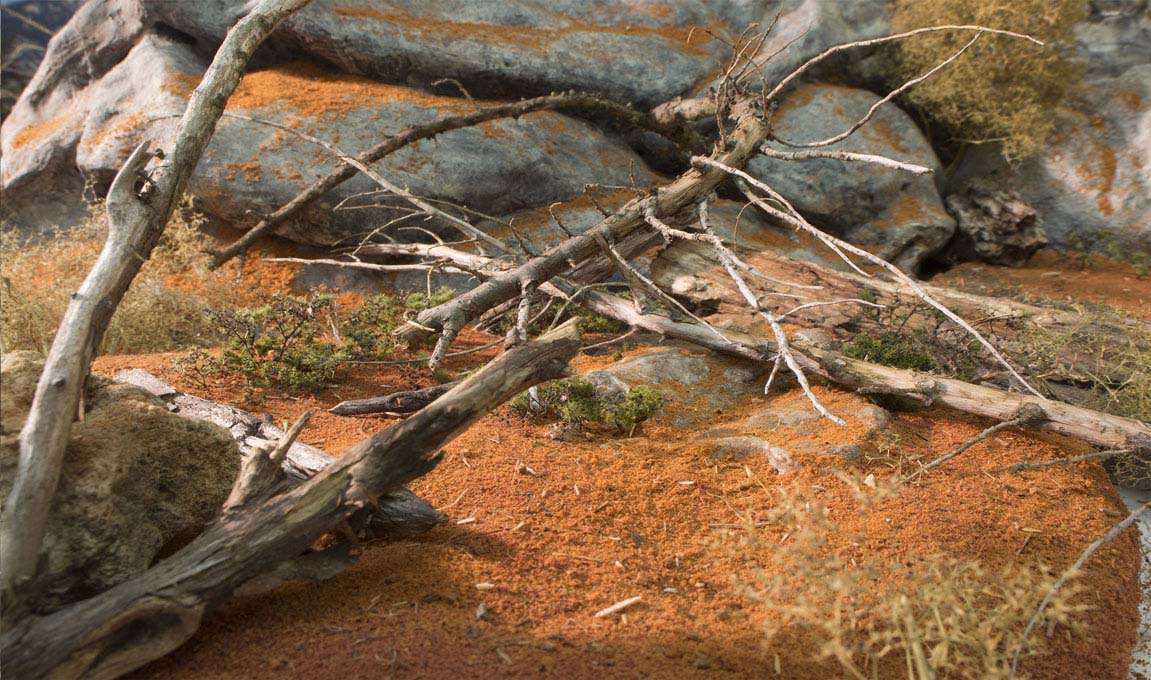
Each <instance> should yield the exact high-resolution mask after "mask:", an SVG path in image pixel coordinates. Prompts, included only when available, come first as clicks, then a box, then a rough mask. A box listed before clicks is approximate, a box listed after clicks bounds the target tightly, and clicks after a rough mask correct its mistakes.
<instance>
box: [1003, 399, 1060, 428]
mask: <svg viewBox="0 0 1151 680" xmlns="http://www.w3.org/2000/svg"><path fill="white" fill-rule="evenodd" d="M1011 420H1013V421H1014V422H1016V423H1018V425H1019V427H1034V426H1036V425H1039V424H1041V423H1045V422H1047V421H1048V420H1050V418H1049V417H1048V416H1047V412H1046V411H1044V410H1043V407H1042V406H1040V405H1039V404H1036V403H1034V402H1027V403H1026V404H1023V405H1022V406H1020V407H1019V410H1018V411H1016V412H1015V417H1014V418H1012V419H1011Z"/></svg>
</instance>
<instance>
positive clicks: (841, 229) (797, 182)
mask: <svg viewBox="0 0 1151 680" xmlns="http://www.w3.org/2000/svg"><path fill="white" fill-rule="evenodd" d="M878 99H879V97H877V96H876V95H874V94H872V93H870V92H867V91H864V90H856V89H851V88H846V87H840V86H835V85H824V84H810V85H803V86H801V87H799V88H797V89H796V90H795V91H794V92H793V93H792V94H790V95H789V96H788V97H787V99H786V100H785V101H784V103H783V105H782V106H781V107H780V109H779V111H778V112H777V113H776V114H775V118H774V132H773V134H775V135H776V136H778V137H779V138H782V139H784V140H787V141H789V142H792V143H796V144H800V143H805V142H813V141H818V140H822V139H827V138H830V137H833V136H835V135H837V134H839V133H841V132H843V131H844V130H847V129H848V128H849V127H851V125H852V124H854V123H855V122H856V121H857V120H859V119H860V118H862V117H863V116H864V115H865V114H866V113H867V111H868V109H870V108H871V106H872V105H873V104H874V103H875V102H876V101H878ZM772 146H773V148H778V149H779V150H781V151H787V150H791V149H789V148H788V147H785V146H783V145H780V144H778V143H773V145H772ZM820 148H823V149H826V150H831V151H837V150H838V151H854V152H860V153H870V154H877V155H880V156H886V157H888V158H891V159H894V160H897V161H903V162H907V163H914V164H916V165H921V166H925V167H928V168H932V169H934V170H938V169H939V159H938V158H937V157H936V155H935V151H934V150H933V149H932V148H931V144H930V142H929V141H928V140H927V138H926V137H925V136H924V135H923V133H922V132H921V131H920V130H919V128H917V127H916V126H915V123H914V122H913V121H912V120H911V118H910V117H909V116H907V115H906V114H905V113H903V112H902V111H900V110H899V109H898V108H895V107H894V106H891V105H890V104H888V105H885V106H884V107H882V108H881V109H879V112H878V113H877V114H876V115H875V117H874V118H872V119H871V121H870V122H868V123H867V124H866V125H864V126H863V127H862V128H860V129H859V130H858V131H857V132H856V133H855V134H853V135H851V136H850V137H848V138H847V139H845V140H843V141H842V142H838V143H836V144H833V145H830V146H826V147H820ZM748 167H749V169H750V171H751V173H752V174H754V175H755V176H756V177H758V178H760V179H762V180H763V181H765V182H767V183H768V184H769V185H771V186H772V187H773V188H774V189H775V190H776V191H778V192H779V193H781V194H783V195H784V196H785V197H787V199H788V200H789V201H791V203H792V204H793V205H794V206H795V208H796V209H797V210H799V211H800V213H802V214H803V215H804V216H805V217H807V218H808V219H809V220H810V221H811V222H812V223H813V224H815V225H816V226H819V227H822V228H825V229H827V230H829V231H831V232H833V233H835V234H836V235H838V236H841V237H843V238H845V239H846V240H849V241H851V242H852V243H856V244H861V245H872V246H880V247H881V248H882V254H883V255H884V256H885V257H887V258H888V259H890V260H891V261H893V262H894V263H895V264H897V265H899V266H900V267H901V268H903V269H905V270H908V271H914V270H915V269H916V268H917V267H918V266H919V265H920V264H921V263H922V262H923V260H924V259H925V258H927V257H928V256H930V255H931V254H932V253H934V252H936V251H937V250H938V249H939V248H940V247H942V246H943V245H944V244H945V243H946V242H947V241H948V240H949V239H950V238H951V235H952V234H953V233H954V231H955V220H953V219H952V218H951V216H950V215H948V214H947V211H946V210H945V209H944V207H943V202H942V200H941V199H940V196H939V192H938V190H937V189H936V186H935V180H934V178H933V176H932V175H912V174H910V173H907V172H903V171H901V170H893V169H890V168H885V167H881V166H878V165H872V164H866V163H845V162H843V161H838V160H830V159H816V160H805V161H782V160H776V159H772V158H766V157H758V158H755V159H753V160H752V161H751V163H750V164H749V166H748Z"/></svg>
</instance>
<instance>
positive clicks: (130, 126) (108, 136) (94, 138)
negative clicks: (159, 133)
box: [81, 113, 148, 147]
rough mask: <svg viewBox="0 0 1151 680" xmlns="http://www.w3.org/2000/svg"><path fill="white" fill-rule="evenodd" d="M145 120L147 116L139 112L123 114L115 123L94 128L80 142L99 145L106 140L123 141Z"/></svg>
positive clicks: (91, 145) (87, 144) (86, 144)
mask: <svg viewBox="0 0 1151 680" xmlns="http://www.w3.org/2000/svg"><path fill="white" fill-rule="evenodd" d="M147 120H148V117H147V116H145V115H144V114H140V113H135V114H132V115H130V116H125V117H124V118H123V119H121V120H120V121H119V122H118V123H116V124H115V125H105V126H104V127H102V128H100V129H98V130H96V132H95V133H93V134H92V135H89V136H88V137H87V138H85V139H84V140H83V141H82V142H81V143H82V144H84V145H85V146H90V147H94V146H100V145H101V144H103V143H104V142H106V141H108V140H113V141H116V142H123V141H124V140H126V139H128V138H129V137H130V136H131V135H132V133H134V132H136V131H137V130H138V129H139V128H140V125H141V124H142V123H144V122H146V121H147Z"/></svg>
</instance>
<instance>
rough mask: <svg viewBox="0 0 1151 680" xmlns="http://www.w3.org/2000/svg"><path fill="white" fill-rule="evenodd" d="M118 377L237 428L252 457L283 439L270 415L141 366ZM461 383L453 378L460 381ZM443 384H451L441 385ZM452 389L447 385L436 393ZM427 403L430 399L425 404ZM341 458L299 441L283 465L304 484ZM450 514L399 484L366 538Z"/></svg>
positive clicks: (414, 528) (367, 526)
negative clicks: (194, 391) (199, 392)
mask: <svg viewBox="0 0 1151 680" xmlns="http://www.w3.org/2000/svg"><path fill="white" fill-rule="evenodd" d="M114 378H115V380H117V381H119V382H123V383H128V384H130V385H135V386H136V387H139V388H141V389H144V390H147V391H149V392H151V393H152V394H154V395H155V396H157V397H159V398H160V399H163V400H164V401H165V402H166V403H167V404H168V408H169V409H170V410H172V411H173V412H174V413H177V414H179V415H182V416H184V417H187V418H194V419H196V420H206V421H208V422H210V423H215V424H216V425H219V426H220V427H222V428H224V429H226V430H228V432H230V433H231V435H232V439H233V440H235V442H236V444H237V445H238V446H239V447H240V453H241V454H242V455H243V456H244V457H245V459H247V458H248V457H250V456H252V455H255V454H256V453H258V452H260V451H262V450H263V448H264V447H266V446H272V445H274V444H275V443H276V442H277V441H280V440H281V439H282V438H283V437H284V435H285V433H284V431H283V430H281V429H280V428H279V427H276V425H275V424H274V423H272V422H271V421H270V420H267V419H264V418H258V417H256V416H254V415H252V414H251V413H248V412H247V411H243V410H241V409H238V408H235V407H233V406H227V405H225V404H219V403H216V402H214V401H208V400H207V399H201V398H200V397H196V396H193V395H191V394H185V393H184V392H180V391H179V390H177V389H176V388H174V387H172V386H171V385H169V384H167V383H165V382H164V381H162V380H160V379H159V378H157V377H155V376H154V375H152V374H151V373H149V372H147V371H145V370H144V369H141V368H134V369H131V370H127V371H120V372H119V373H117V374H116V375H115V376H114ZM454 384H455V383H452V385H454ZM439 387H449V388H450V387H451V385H448V386H439ZM446 392H447V389H443V390H442V391H440V393H439V394H438V395H436V396H441V395H443V394H444V393H446ZM424 405H425V406H426V405H427V404H426V403H425V404H424ZM335 460H336V457H335V456H333V455H331V454H329V453H328V452H327V451H324V450H322V449H318V448H316V447H314V446H309V445H307V444H304V443H303V442H298V441H294V442H292V445H291V446H290V447H289V448H288V451H287V455H285V457H284V459H283V461H282V463H281V467H282V469H283V472H284V476H285V477H286V478H287V479H288V481H289V483H291V484H300V483H301V482H304V481H305V480H307V479H310V478H311V477H314V476H315V475H316V474H317V473H319V472H320V471H321V470H323V469H324V468H326V467H328V466H329V465H331V464H332V462H334V461H335ZM444 521H446V517H445V516H444V515H443V514H442V513H440V512H438V511H437V510H436V509H435V508H433V507H432V504H431V503H429V502H427V501H426V500H424V499H422V498H420V497H419V496H417V495H415V494H414V493H412V492H411V491H408V490H407V489H403V488H400V489H396V490H395V491H391V492H388V493H386V494H384V495H383V496H381V497H380V501H379V504H378V505H377V507H375V508H372V509H371V510H370V512H369V513H368V516H367V518H366V521H365V522H364V523H363V524H364V526H363V531H364V534H365V536H364V537H365V538H379V537H382V536H388V535H400V536H415V535H418V534H423V533H427V532H429V531H431V530H432V529H434V528H435V527H437V526H439V525H440V524H443V523H444Z"/></svg>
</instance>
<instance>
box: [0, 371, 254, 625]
mask: <svg viewBox="0 0 1151 680" xmlns="http://www.w3.org/2000/svg"><path fill="white" fill-rule="evenodd" d="M43 365H44V364H43V360H42V359H41V358H40V357H39V356H38V355H36V354H34V353H31V352H14V353H10V354H5V355H4V356H3V359H2V360H0V496H5V497H6V496H7V495H8V492H9V490H10V489H11V487H12V482H13V479H14V477H15V471H16V459H17V451H18V449H17V437H18V435H19V432H20V428H21V427H22V425H23V422H24V420H25V418H26V417H27V414H28V408H29V406H30V405H31V402H32V395H33V393H34V392H35V389H36V381H37V379H38V378H39V375H40V371H41V369H42V368H43ZM85 408H86V412H85V415H84V420H83V421H78V422H76V423H74V424H73V425H72V433H71V438H70V439H69V443H68V450H67V455H66V458H65V460H64V469H63V472H62V474H61V478H60V485H59V488H58V491H57V494H56V496H55V498H54V499H53V504H52V509H51V514H50V517H49V523H48V532H47V535H46V537H45V539H44V548H45V554H46V560H45V568H44V571H43V572H42V575H41V577H40V580H39V581H38V583H37V586H38V588H40V590H39V592H38V593H37V596H36V598H35V602H34V606H35V607H36V608H37V609H38V610H39V611H42V612H46V611H51V610H53V609H58V608H59V607H61V606H63V605H65V604H67V603H70V602H75V601H77V600H81V599H84V598H87V597H91V596H92V595H95V594H97V593H99V592H101V591H103V590H106V589H107V588H110V587H112V586H114V585H116V584H117V583H120V582H123V581H125V580H127V579H128V578H130V577H132V576H133V575H135V574H138V573H140V572H142V571H144V570H145V569H147V568H148V567H149V566H151V564H152V563H153V562H154V561H155V560H156V559H157V557H159V556H162V555H164V554H168V553H170V552H172V551H174V550H176V549H177V548H179V547H180V546H181V545H183V544H185V543H187V542H188V541H190V540H191V539H192V538H194V537H195V536H196V535H197V534H198V533H199V532H200V531H201V530H202V529H203V528H204V527H205V526H206V525H207V524H208V523H209V522H210V521H211V520H212V519H213V518H214V517H215V515H216V513H217V512H218V510H219V508H220V505H221V504H222V503H223V501H224V499H225V498H226V497H227V495H228V491H229V489H230V488H231V485H232V482H233V480H234V479H235V475H236V473H237V472H238V470H239V463H240V453H239V450H238V449H237V448H236V444H235V442H233V441H232V438H231V436H230V435H229V434H228V431H227V430H224V429H223V428H220V427H217V426H215V425H212V424H210V423H205V422H201V421H196V420H190V419H187V418H182V417H180V416H177V415H174V414H172V413H169V412H168V409H167V408H166V407H165V406H164V403H163V402H162V401H160V400H159V399H157V398H156V397H154V396H152V395H150V394H148V393H147V392H145V391H144V390H141V389H139V388H136V387H132V386H129V385H123V384H119V383H112V382H109V381H106V380H102V379H98V378H92V379H90V384H89V387H88V393H87V395H86V398H85Z"/></svg>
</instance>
